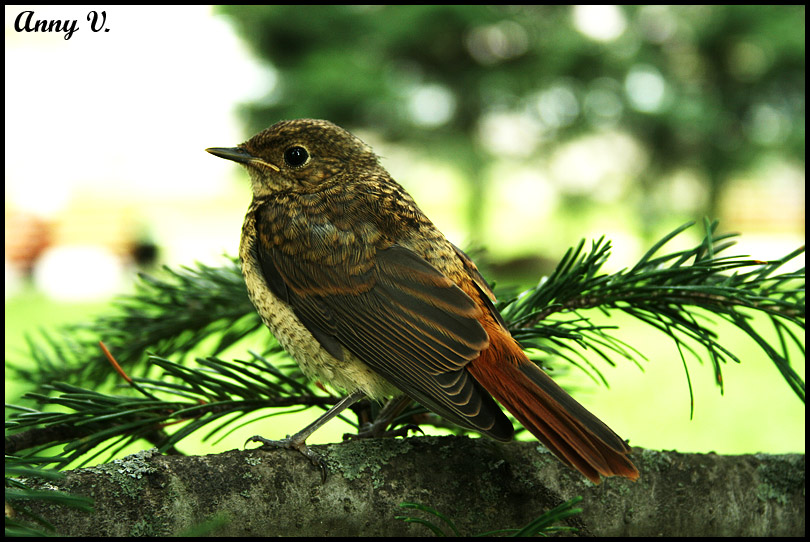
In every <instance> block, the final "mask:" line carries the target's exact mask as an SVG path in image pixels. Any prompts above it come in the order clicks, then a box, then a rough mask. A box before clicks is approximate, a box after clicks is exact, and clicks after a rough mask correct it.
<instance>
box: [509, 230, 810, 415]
mask: <svg viewBox="0 0 810 542" xmlns="http://www.w3.org/2000/svg"><path fill="white" fill-rule="evenodd" d="M690 226H692V224H691V223H690V224H685V225H684V226H681V227H680V228H678V229H676V230H675V231H673V232H672V233H670V234H669V235H667V236H666V237H664V238H663V239H662V240H661V241H659V242H658V243H656V244H655V246H653V247H652V248H651V249H650V250H649V251H648V252H647V253H646V254H645V255H644V256H643V257H642V258H641V260H640V261H639V262H638V263H637V264H636V265H635V266H633V267H632V268H630V269H623V270H621V271H619V272H617V273H614V274H611V275H608V274H600V273H599V271H600V269H601V267H602V266H603V264H604V263H605V261H606V260H607V258H608V256H609V255H610V243H609V242H607V241H605V239H604V238H602V239H599V240H598V241H596V242H594V243H593V245H592V247H591V250H590V252H584V251H583V247H584V241H582V242H580V244H579V245H578V246H577V247H576V248H575V249H570V250H569V251H568V252H567V253H566V254H565V256H564V257H563V259H562V261H561V262H560V264H559V265H558V266H557V269H556V270H555V271H554V273H552V275H551V276H550V277H548V279H546V280H544V281H542V282H541V283H540V284H539V285H538V286H536V287H535V288H532V289H530V290H528V291H527V292H524V293H523V294H521V295H520V296H518V297H517V298H513V299H510V300H508V301H506V302H505V303H503V304H502V305H501V306H500V307H499V308H500V310H501V313H502V315H503V317H504V319H505V320H506V321H507V322H508V323H509V326H510V328H511V331H512V334H513V335H514V336H515V338H516V339H518V340H519V341H521V343H522V344H523V345H524V347H531V348H537V349H539V350H541V351H543V352H545V353H547V354H551V355H553V356H557V357H562V358H565V359H568V360H569V361H571V362H572V363H575V364H577V365H579V363H578V359H577V358H579V359H585V358H584V356H583V355H582V352H580V351H577V350H574V345H575V344H578V345H579V346H581V347H582V348H584V349H588V350H593V351H594V352H595V353H596V354H597V355H598V356H600V357H601V358H603V359H604V360H605V361H607V362H608V363H611V364H613V361H612V358H613V356H616V355H618V356H619V357H624V358H627V359H630V360H635V358H636V357H637V356H638V355H639V353H638V352H637V351H636V350H634V349H633V348H632V347H630V346H629V345H627V344H625V343H624V342H622V341H621V340H620V339H618V338H617V337H615V336H612V335H611V333H612V332H613V331H614V329H615V328H614V327H606V326H597V325H595V324H593V323H592V322H591V320H590V319H589V318H587V317H585V316H583V315H582V312H583V311H585V310H587V309H599V310H600V311H602V312H603V313H605V314H610V312H611V311H620V312H623V313H625V314H628V315H630V316H633V317H634V318H637V319H639V320H641V321H642V322H644V323H646V324H648V325H650V326H652V327H654V328H656V329H658V330H660V331H662V332H663V333H665V334H666V335H667V336H668V337H669V338H670V339H671V340H672V341H674V342H675V344H676V346H677V347H678V350H679V352H680V354H681V359H682V361H683V364H684V369H685V370H686V371H687V377H688V369H686V359H685V357H684V351H687V352H689V353H691V354H692V355H693V356H694V357H695V358H696V359H698V360H701V359H702V356H701V355H700V353H699V350H700V349H703V350H704V351H705V353H706V355H707V356H708V359H709V360H711V362H712V366H713V369H714V373H715V381H716V382H717V384H718V385H719V386H720V388H721V391H722V388H723V375H722V369H721V363H725V362H727V361H729V360H731V361H735V362H737V363H739V362H740V360H739V358H738V357H737V356H736V355H735V354H734V353H733V352H731V351H729V350H728V349H727V348H726V347H725V346H723V345H722V344H721V343H720V342H719V341H718V337H717V333H716V332H715V331H714V329H713V327H714V325H713V322H712V321H711V320H710V319H709V318H708V317H709V316H718V317H720V318H721V319H723V320H725V321H727V322H729V323H731V324H734V325H735V326H737V327H738V328H739V329H741V330H743V331H744V332H745V333H746V334H748V336H749V337H751V339H752V340H754V341H755V343H756V344H757V345H758V346H759V347H760V348H762V350H763V351H764V352H765V353H766V354H767V356H768V357H769V358H770V359H771V361H772V362H773V363H774V365H775V366H776V368H777V369H778V370H779V372H780V373H781V374H782V375H783V377H784V378H785V381H786V382H787V383H788V385H789V386H790V387H791V389H793V391H794V392H795V393H796V394H797V395H798V396H799V397H800V398H801V400H802V401H804V397H805V385H804V381H803V380H802V379H801V377H799V375H798V374H797V373H796V372H795V371H794V369H793V367H792V366H791V363H790V350H791V347H793V346H795V347H798V348H799V350H800V351H801V355H802V359H804V338H803V331H804V319H805V306H804V305H805V303H804V268H801V269H799V270H796V271H789V272H785V273H782V274H779V275H776V274H775V273H776V271H777V270H778V269H779V268H780V267H781V266H782V265H784V264H785V263H787V262H788V261H790V260H792V259H794V258H796V257H797V256H799V255H800V254H802V253H803V252H804V247H802V248H799V249H797V250H795V251H793V252H792V253H790V254H788V255H787V256H785V257H784V258H781V259H779V260H775V261H769V262H764V261H760V260H754V259H750V258H746V257H740V256H720V255H719V254H720V253H721V252H723V251H724V250H726V249H728V248H729V247H731V246H732V245H733V244H734V243H733V242H731V241H728V239H730V238H732V237H735V234H724V235H720V236H714V232H715V231H716V229H717V222H714V223H712V224H709V223H706V225H705V226H706V237H705V238H704V239H703V241H702V242H701V243H700V244H699V245H698V246H697V247H695V248H692V249H689V250H682V251H678V252H673V253H670V254H664V255H660V256H657V255H656V254H657V253H658V252H659V251H660V250H661V249H662V248H663V246H664V245H665V244H666V243H667V242H669V241H670V240H671V239H672V238H674V237H675V236H677V235H678V234H679V233H681V232H683V231H684V230H685V229H687V228H689V227H690ZM756 313H760V314H764V315H766V316H767V317H768V319H769V321H770V322H771V324H772V326H773V328H774V330H775V331H776V333H777V334H778V337H779V344H778V345H772V344H771V343H770V342H769V341H768V340H767V339H766V338H765V337H764V336H763V332H764V330H760V329H757V328H755V327H754V326H752V325H751V320H752V315H753V314H756ZM796 329H799V330H801V331H802V334H801V336H798V335H797V334H796V333H795V332H794V330H796ZM575 356H576V358H575ZM585 362H586V364H587V365H588V366H589V367H590V368H591V369H593V370H594V371H596V373H597V374H599V376H600V377H601V374H600V373H599V371H598V369H596V367H595V366H594V365H593V364H591V363H590V361H588V360H587V359H585ZM691 392H692V390H691V383H690V396H691Z"/></svg>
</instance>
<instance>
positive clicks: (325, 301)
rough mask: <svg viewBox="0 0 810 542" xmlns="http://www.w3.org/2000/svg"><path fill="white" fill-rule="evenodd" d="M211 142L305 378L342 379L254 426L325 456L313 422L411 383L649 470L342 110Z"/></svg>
mask: <svg viewBox="0 0 810 542" xmlns="http://www.w3.org/2000/svg"><path fill="white" fill-rule="evenodd" d="M206 151H207V152H209V153H211V154H213V155H214V156H217V157H220V158H224V159H227V160H231V161H233V162H236V163H237V164H240V165H241V166H243V167H244V168H245V169H246V170H247V173H248V175H249V177H250V183H251V189H252V195H253V197H252V201H251V203H250V206H249V207H248V211H247V214H246V215H245V220H244V223H243V226H242V234H241V240H240V246H239V257H240V260H241V267H242V274H243V277H244V280H245V284H246V286H247V291H248V295H249V297H250V299H251V301H252V303H253V305H254V306H255V308H256V310H257V312H258V314H259V316H260V317H261V319H262V321H263V323H264V324H265V325H266V326H267V327H268V328H269V330H270V331H271V332H272V333H273V335H275V337H276V339H277V340H278V341H279V343H280V344H281V345H282V347H284V348H285V349H286V350H287V352H288V353H289V354H290V355H291V356H292V357H293V358H294V359H295V360H296V361H297V363H298V364H299V366H300V368H301V370H302V372H303V373H304V374H305V375H306V376H307V377H309V378H312V379H316V380H318V381H320V382H325V383H328V384H330V385H331V386H332V387H333V388H336V389H338V390H343V391H345V392H346V393H347V394H348V395H347V396H346V397H345V398H343V399H342V400H341V401H339V402H337V403H336V404H335V405H334V406H333V407H332V408H331V409H330V410H329V411H327V412H326V413H325V414H323V415H322V416H321V417H320V418H318V419H317V420H315V421H314V422H313V423H311V424H310V425H308V426H307V427H305V428H304V429H302V430H301V431H299V432H298V433H296V434H294V435H292V436H288V437H287V438H286V439H281V440H269V439H265V438H263V437H260V436H256V437H253V438H252V439H250V440H253V441H257V442H262V443H264V444H267V445H273V446H282V447H286V448H290V449H295V450H298V451H299V452H301V453H302V454H304V455H305V456H307V457H309V458H310V459H311V460H312V461H313V463H317V461H318V456H317V454H315V453H314V452H313V451H312V450H310V449H309V447H308V446H307V445H306V439H307V438H308V437H309V436H310V435H311V434H312V433H313V432H314V431H315V430H317V429H318V428H319V427H321V426H322V425H323V424H324V423H326V422H327V421H328V420H330V419H332V418H333V417H334V416H336V415H337V414H339V413H340V412H341V411H342V410H344V409H345V408H347V407H349V406H350V405H351V404H353V403H354V402H356V401H358V400H359V399H361V398H363V397H365V396H368V397H369V398H370V399H373V400H378V401H383V400H385V399H388V398H391V397H396V396H402V395H403V394H404V395H405V396H407V397H409V398H411V399H413V400H414V401H416V402H418V403H420V404H421V405H422V406H424V407H425V408H427V409H429V410H431V411H433V412H434V413H436V414H438V415H440V416H442V417H443V418H445V419H447V420H449V421H451V422H453V423H454V424H456V425H458V426H460V427H463V428H466V429H471V430H474V431H477V432H479V433H481V434H483V435H486V436H488V437H491V438H492V439H494V440H496V441H503V442H505V441H509V440H511V439H512V437H513V435H514V427H513V425H512V422H510V420H509V418H508V417H507V416H506V415H505V414H504V412H503V411H502V410H501V408H500V407H499V406H498V403H500V404H501V405H502V406H503V407H504V408H506V410H507V411H509V412H510V413H511V414H512V415H513V416H514V417H515V418H516V419H517V420H518V421H519V422H520V423H521V424H522V425H523V427H525V428H526V429H527V430H528V431H529V432H530V433H531V434H532V435H534V436H535V437H536V438H537V439H538V440H539V441H540V442H542V443H543V444H544V445H545V446H546V447H547V448H548V449H549V450H550V451H551V452H552V453H553V454H554V455H555V456H556V457H557V458H558V459H559V460H560V461H562V462H563V463H564V464H565V465H567V466H569V467H571V468H572V469H574V470H577V471H579V472H580V473H582V475H584V476H585V477H586V478H588V479H589V480H591V481H592V482H594V483H599V482H600V481H601V478H602V477H609V476H620V477H625V478H628V479H630V480H636V479H637V478H638V477H639V472H638V469H637V468H636V467H635V465H634V464H633V462H632V461H631V460H630V458H629V454H630V447H629V446H628V445H627V443H626V442H625V441H624V440H622V438H621V437H619V436H618V435H617V434H616V433H614V432H613V431H612V430H611V429H610V428H609V427H608V426H607V425H606V424H605V423H603V422H602V421H601V420H599V418H597V417H596V416H595V415H593V414H592V413H590V412H589V411H588V410H587V409H586V408H585V407H583V406H582V405H580V404H579V403H578V402H577V401H576V400H575V399H574V398H573V397H571V396H570V395H569V394H568V393H567V392H566V391H564V390H563V389H562V388H561V387H560V386H559V385H558V384H556V383H555V382H554V381H553V380H552V379H551V377H549V376H548V375H547V374H546V373H545V372H544V371H543V370H542V369H541V368H540V367H539V366H538V365H537V364H535V363H534V362H532V361H531V360H529V358H528V357H527V356H526V354H525V353H524V351H523V349H522V348H521V347H520V345H519V344H518V342H517V341H516V340H515V339H514V338H513V337H512V335H511V334H510V332H509V331H508V329H507V326H506V324H505V323H504V320H503V319H502V317H501V315H500V314H499V313H498V310H497V309H496V307H495V305H494V302H495V296H494V294H493V292H492V290H491V288H490V287H489V285H488V283H487V282H486V280H485V279H484V277H483V276H482V275H481V273H480V272H479V271H478V268H477V267H476V265H475V263H474V262H473V261H472V259H471V258H470V257H468V256H467V254H465V253H464V252H463V251H462V250H460V249H459V248H458V247H456V246H455V245H454V244H453V243H451V242H450V241H449V240H448V239H447V238H446V237H445V236H444V235H443V234H442V233H441V231H439V229H438V228H437V227H436V226H435V225H434V224H433V222H431V220H430V219H429V218H428V217H427V216H426V215H425V213H424V212H422V210H421V209H420V208H419V207H418V206H417V204H416V202H415V201H414V199H413V198H412V197H411V195H410V194H409V193H408V192H407V191H406V190H405V189H404V188H403V187H402V186H401V185H400V184H399V183H397V182H396V181H395V180H394V179H393V178H392V177H391V175H390V174H389V173H388V172H387V171H386V169H385V168H384V167H383V166H382V165H381V162H380V159H379V158H378V156H377V155H376V154H375V153H374V151H373V150H372V148H371V147H370V146H368V145H367V144H366V143H364V142H363V141H362V140H360V139H359V138H358V137H356V136H354V135H353V134H351V133H350V132H349V131H347V130H345V129H343V128H341V127H339V126H337V125H336V124H333V123H332V122H329V121H326V120H318V119H295V120H284V121H280V122H278V123H276V124H274V125H272V126H270V127H269V128H267V129H265V130H264V131H262V132H260V133H258V134H256V135H255V136H253V137H252V138H250V139H249V140H247V141H245V142H244V143H241V144H239V145H238V146H236V147H212V148H208V149H206ZM496 400H497V402H496ZM322 466H323V465H322ZM324 476H325V474H324Z"/></svg>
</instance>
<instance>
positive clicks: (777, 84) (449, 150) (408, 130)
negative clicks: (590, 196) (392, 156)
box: [218, 5, 805, 233]
mask: <svg viewBox="0 0 810 542" xmlns="http://www.w3.org/2000/svg"><path fill="white" fill-rule="evenodd" d="M218 9H219V10H220V11H221V12H222V13H223V14H224V15H226V16H227V17H228V19H229V20H231V21H233V23H234V24H235V26H236V27H237V28H238V29H239V31H240V32H241V34H242V35H243V36H244V38H245V40H246V41H247V43H248V44H249V45H250V46H251V47H252V48H253V49H254V51H255V53H256V54H257V55H258V56H259V57H260V58H261V59H262V60H263V61H265V62H267V63H269V64H270V65H271V66H273V67H274V68H275V69H276V70H277V73H278V77H277V83H276V85H275V87H273V88H272V89H268V93H269V94H268V96H267V97H266V98H263V99H261V100H258V101H257V102H256V103H253V104H246V105H245V106H244V113H245V118H246V120H247V124H248V132H249V133H255V132H257V131H259V130H261V129H264V128H266V127H267V126H269V125H271V124H273V123H275V122H277V121H278V120H280V119H285V118H297V117H317V118H326V119H329V120H331V121H333V122H335V123H337V124H340V125H343V126H345V127H347V128H349V129H351V128H355V127H362V128H364V129H369V130H374V131H375V132H377V133H379V134H382V135H383V136H384V137H386V138H387V139H390V140H404V141H407V142H409V144H414V145H417V146H421V149H422V150H423V151H424V152H425V153H428V154H432V155H434V156H436V157H437V158H439V159H441V160H442V161H443V162H445V163H448V162H454V163H455V165H456V167H458V168H459V169H460V170H461V171H462V172H463V173H464V174H465V176H466V178H467V179H468V181H469V183H470V186H469V188H470V190H471V191H472V193H473V196H474V197H472V198H471V202H472V203H471V205H472V207H471V208H470V210H469V226H470V230H471V232H473V233H475V231H476V228H477V227H480V219H479V218H480V216H481V207H480V206H481V205H483V203H482V198H481V197H480V196H481V194H482V188H481V186H482V185H483V181H484V178H483V177H484V174H483V172H484V171H485V170H486V168H485V165H486V164H487V162H489V161H490V160H491V159H492V158H493V156H492V153H493V152H494V153H496V154H498V155H501V154H503V155H505V156H506V157H509V158H511V160H513V161H517V160H519V159H521V154H520V153H515V154H514V156H513V155H512V154H511V153H510V152H508V151H494V150H493V149H492V148H491V147H490V146H488V145H487V144H486V143H485V141H484V140H483V139H482V138H481V137H480V131H481V130H482V129H483V128H484V127H485V126H486V123H485V122H484V121H485V120H486V119H487V117H488V115H492V114H504V113H507V114H511V115H514V117H516V118H521V119H522V122H523V123H524V125H529V126H533V127H535V128H536V129H537V131H538V134H539V139H538V143H537V145H535V148H534V151H533V152H532V153H531V154H532V155H533V156H536V155H540V154H543V153H550V152H551V151H552V150H553V149H554V148H555V146H557V145H559V144H561V143H563V142H565V141H566V140H569V139H571V138H573V137H576V136H578V135H581V134H584V133H599V132H600V131H604V130H611V129H615V128H618V129H620V130H621V131H622V132H626V133H629V134H630V135H631V136H632V137H633V138H634V140H635V141H636V142H637V143H638V144H639V145H640V146H641V147H642V148H643V149H644V150H645V154H646V155H647V156H648V160H647V163H648V166H647V168H646V169H645V172H644V175H643V176H640V177H639V178H638V179H634V180H635V181H636V184H635V185H634V186H633V187H632V188H631V190H632V191H633V193H634V194H639V193H640V194H641V196H642V197H643V198H648V199H647V200H646V201H645V205H644V209H645V212H647V213H652V214H654V213H653V212H652V211H651V210H653V209H655V202H654V200H653V199H652V197H651V193H652V192H653V190H654V184H655V183H654V181H655V180H656V179H658V178H660V177H661V176H663V175H667V174H670V173H672V172H673V171H676V170H679V169H682V168H690V169H694V170H696V171H697V172H698V173H699V174H700V175H701V176H703V177H705V178H706V179H707V180H708V183H709V186H708V187H707V189H708V193H709V198H708V200H709V201H708V205H707V207H706V208H704V209H699V210H696V211H697V214H698V215H700V214H703V215H708V216H717V214H718V213H717V208H716V206H717V201H718V199H719V193H720V191H721V189H722V187H723V185H724V184H725V182H726V181H727V180H728V178H729V177H730V176H731V175H732V174H733V173H739V172H742V171H747V170H749V169H750V168H751V167H753V166H755V165H757V164H758V163H760V162H762V161H763V160H770V159H773V158H781V159H788V160H795V161H798V162H800V163H803V162H804V152H805V151H804V148H805V143H804V117H805V111H804V95H805V68H804V66H805V60H804V49H805V47H804V36H805V28H804V17H805V8H804V6H777V5H769V6H762V5H756V6H619V8H618V9H619V10H620V11H619V14H620V16H621V17H622V18H623V21H624V23H625V25H626V27H625V29H624V31H623V32H622V33H621V34H620V35H618V36H617V37H616V38H615V39H613V40H606V41H598V40H595V39H590V38H588V37H587V36H586V35H584V34H583V33H581V32H580V31H579V30H577V28H576V25H575V24H574V20H575V14H574V12H573V10H574V8H573V7H572V6H469V5H444V6H413V5H411V6H407V5H401V6H342V5H336V6H317V7H307V6H300V5H288V6H222V7H220V8H218ZM634 81H636V82H638V81H642V82H643V81H646V82H647V83H651V82H652V83H653V84H654V85H656V88H658V87H657V85H659V84H660V89H661V97H660V100H658V101H656V102H655V103H652V104H646V105H643V104H640V103H639V100H638V96H642V95H643V96H642V98H644V97H649V96H650V94H651V93H652V92H651V91H647V92H642V91H641V90H642V89H640V88H639V89H636V90H635V91H634V90H633V88H634V83H633V82H634ZM426 88H432V89H434V90H435V89H440V90H441V92H442V93H443V95H444V96H445V97H447V98H448V102H449V104H450V108H451V111H450V113H449V114H447V115H445V117H446V118H445V117H442V116H441V115H437V116H436V117H435V118H434V119H433V121H432V122H431V121H429V120H428V121H425V120H420V117H419V115H420V114H426V113H425V110H426V107H424V106H421V107H420V106H419V104H420V103H421V102H418V101H415V100H414V97H415V96H417V95H418V93H419V92H420V91H422V90H425V89H426ZM432 103H434V104H435V103H436V100H433V102H432ZM514 129H515V130H517V129H518V126H517V125H515V126H514ZM662 211H664V210H663V209H662ZM666 214H667V215H669V210H666ZM645 218H660V217H658V216H654V217H645Z"/></svg>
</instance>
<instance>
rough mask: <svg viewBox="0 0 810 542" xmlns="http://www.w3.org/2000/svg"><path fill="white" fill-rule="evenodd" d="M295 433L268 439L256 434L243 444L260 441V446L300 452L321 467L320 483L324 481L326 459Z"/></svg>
mask: <svg viewBox="0 0 810 542" xmlns="http://www.w3.org/2000/svg"><path fill="white" fill-rule="evenodd" d="M296 436H297V435H293V436H292V437H290V436H287V438H283V439H281V440H270V439H266V438H264V437H260V436H258V435H255V436H252V437H250V438H249V439H247V441H246V442H245V445H246V446H247V444H248V443H249V442H260V443H261V444H262V447H265V446H267V447H269V448H283V449H287V450H295V451H297V452H298V453H300V454H302V455H303V456H304V457H306V458H307V459H309V462H310V463H312V464H313V465H315V466H316V467H320V469H321V483H323V482H326V473H327V464H326V461H325V460H324V459H323V458H322V457H321V456H320V455H318V454H316V453H315V452H314V451H313V450H312V449H311V448H310V447H309V446H307V444H306V441H305V440H301V439H297V438H295V437H296Z"/></svg>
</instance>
